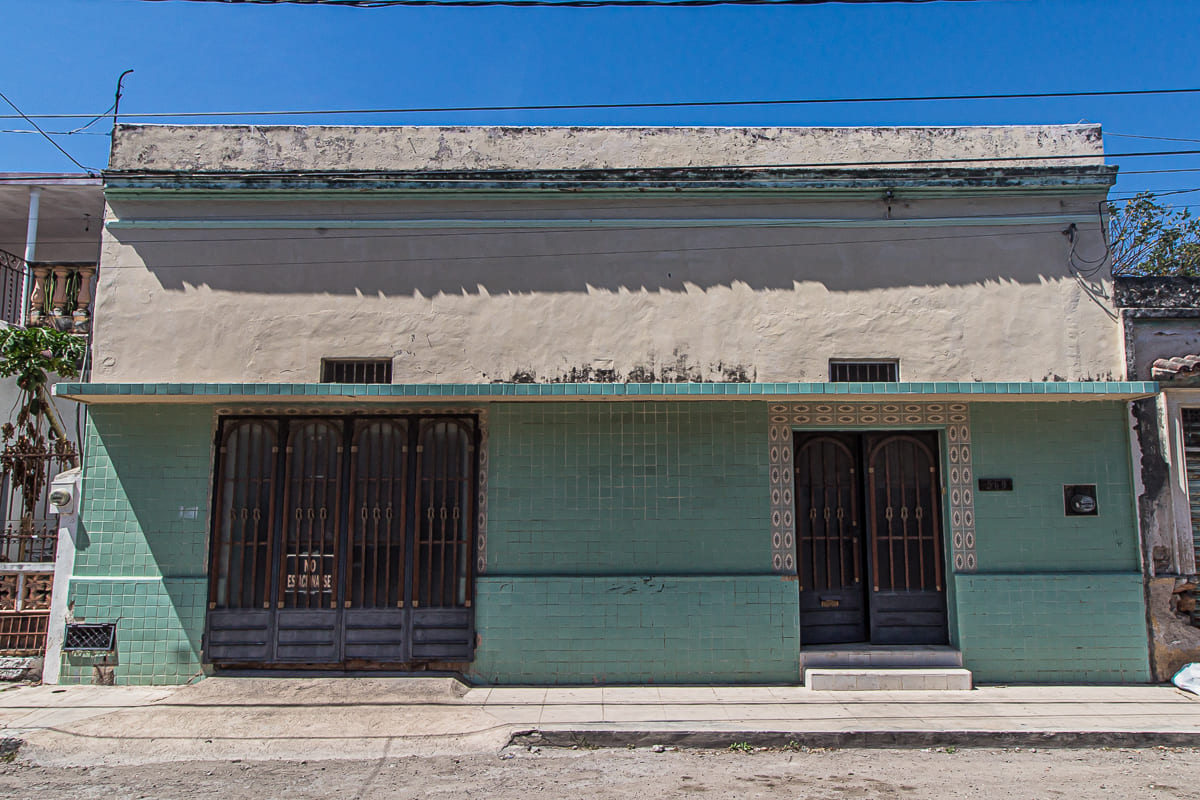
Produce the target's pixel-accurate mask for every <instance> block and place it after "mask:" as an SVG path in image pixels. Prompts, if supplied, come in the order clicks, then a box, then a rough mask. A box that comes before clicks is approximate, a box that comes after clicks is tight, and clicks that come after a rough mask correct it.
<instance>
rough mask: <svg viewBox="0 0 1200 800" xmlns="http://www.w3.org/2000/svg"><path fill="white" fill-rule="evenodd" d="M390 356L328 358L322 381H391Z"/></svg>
mask: <svg viewBox="0 0 1200 800" xmlns="http://www.w3.org/2000/svg"><path fill="white" fill-rule="evenodd" d="M391 382H392V360H391V359H390V358H326V359H322V361H321V383H391Z"/></svg>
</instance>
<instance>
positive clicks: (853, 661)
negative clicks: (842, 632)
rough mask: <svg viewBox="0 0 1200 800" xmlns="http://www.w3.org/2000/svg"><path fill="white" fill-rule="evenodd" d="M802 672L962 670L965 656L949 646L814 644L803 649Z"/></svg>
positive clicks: (801, 652) (801, 657) (801, 651)
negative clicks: (836, 669) (861, 669)
mask: <svg viewBox="0 0 1200 800" xmlns="http://www.w3.org/2000/svg"><path fill="white" fill-rule="evenodd" d="M800 665H801V667H802V668H803V669H810V668H813V667H822V668H828V667H839V668H841V667H862V668H864V669H865V668H868V667H870V668H872V669H888V668H900V667H903V668H910V667H911V668H920V669H932V668H934V667H961V666H962V665H963V661H962V653H961V652H959V651H958V650H956V649H954V648H953V647H947V646H946V645H893V646H888V645H867V644H864V645H852V644H851V645H846V644H832V645H815V646H812V647H803V648H801V650H800Z"/></svg>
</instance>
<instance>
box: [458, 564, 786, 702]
mask: <svg viewBox="0 0 1200 800" xmlns="http://www.w3.org/2000/svg"><path fill="white" fill-rule="evenodd" d="M476 598H477V601H478V605H479V610H478V612H477V618H476V624H477V626H478V630H479V631H480V634H479V636H480V642H479V648H478V650H477V651H476V654H475V662H474V663H473V664H472V665H471V667H472V670H471V678H472V679H473V680H474V681H476V682H479V683H482V684H485V685H487V684H534V685H547V684H596V683H607V684H614V683H617V684H620V683H662V684H673V683H797V682H798V681H799V680H800V667H799V655H800V635H799V634H800V628H799V619H798V617H797V607H796V584H795V583H794V582H791V581H787V580H785V579H784V578H783V577H782V576H779V575H772V576H742V577H728V578H725V577H711V578H706V577H650V576H646V577H635V576H628V577H584V576H579V577H576V576H572V577H549V578H532V577H513V578H495V577H491V576H486V577H484V578H482V579H481V580H480V581H479V583H478V585H477V589H476Z"/></svg>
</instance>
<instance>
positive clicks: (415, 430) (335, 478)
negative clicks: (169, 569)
mask: <svg viewBox="0 0 1200 800" xmlns="http://www.w3.org/2000/svg"><path fill="white" fill-rule="evenodd" d="M217 443H218V448H219V454H218V457H217V464H216V477H215V492H214V514H213V523H212V542H211V556H210V573H209V578H210V583H209V602H208V613H207V620H206V625H205V641H204V654H205V658H206V660H208V661H210V662H212V663H215V664H219V665H220V664H224V665H235V664H236V665H273V664H290V665H293V666H294V665H297V664H305V665H314V666H324V667H331V668H352V667H356V666H369V665H372V664H396V665H399V664H407V663H409V662H418V661H445V662H463V661H469V660H470V658H471V656H472V652H473V643H474V627H473V623H474V620H473V609H472V603H471V601H472V593H473V586H472V579H473V569H472V562H473V546H472V545H473V542H474V531H475V516H476V509H475V501H476V490H475V487H476V485H477V480H478V476H477V474H476V472H477V459H476V447H477V424H476V420H475V419H474V418H473V417H466V416H450V415H446V416H440V415H424V416H418V415H411V416H410V415H402V416H392V417H375V416H372V417H357V418H355V417H342V418H319V417H283V418H262V417H255V418H226V419H223V420H222V421H221V424H220V426H219V430H218V442H217Z"/></svg>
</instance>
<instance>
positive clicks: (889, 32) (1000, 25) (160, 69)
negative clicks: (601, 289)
mask: <svg viewBox="0 0 1200 800" xmlns="http://www.w3.org/2000/svg"><path fill="white" fill-rule="evenodd" d="M0 22H2V23H3V27H4V29H5V30H6V34H7V35H6V36H5V51H6V52H5V58H4V59H3V62H2V66H0V91H3V92H4V93H5V94H7V95H8V96H9V98H11V99H12V100H13V101H14V102H15V103H17V104H18V105H19V106H21V108H22V109H23V110H24V111H26V112H29V113H83V112H95V113H98V112H100V111H102V110H104V109H105V108H107V107H108V105H109V104H110V103H111V101H112V96H113V90H114V87H115V83H116V79H117V76H118V75H119V74H120V73H121V72H122V71H123V70H125V69H129V68H133V69H135V70H136V71H135V73H134V74H133V75H131V76H129V78H128V79H127V81H126V93H125V97H124V99H123V100H122V105H121V109H122V111H123V112H162V111H209V110H219V111H229V110H257V109H317V108H378V107H413V106H437V107H442V106H461V105H517V104H556V103H594V102H599V103H609V102H615V103H621V102H663V101H666V102H670V101H681V100H684V101H690V100H743V99H772V98H803V97H863V96H889V95H930V94H990V93H1011V92H1039V91H1092V90H1106V89H1154V88H1168V87H1200V55H1197V51H1196V37H1197V31H1198V30H1200V3H1198V2H1195V0H1139V2H1132V1H1131V0H1123V1H1122V0H993V1H992V2H975V3H956V2H948V3H929V4H881V5H842V4H830V5H824V6H801V7H781V8H761V7H749V8H736V7H732V8H731V7H718V8H700V9H669V8H666V9H664V8H658V9H636V8H634V9H553V8H549V9H546V8H525V9H522V8H517V9H507V8H485V9H450V8H446V9H438V8H391V9H375V10H364V9H354V8H331V7H313V6H286V5H285V6H272V7H263V6H230V5H222V4H203V3H189V2H161V3H149V2H142V0H0ZM0 111H6V109H0ZM1083 119H1087V120H1090V121H1093V122H1100V123H1103V124H1104V127H1105V130H1106V132H1108V133H1110V134H1112V133H1123V134H1136V135H1141V136H1159V137H1180V138H1191V139H1200V95H1177V96H1166V97H1164V96H1150V97H1127V98H1057V99H1039V100H1005V101H970V102H966V101H963V102H941V103H887V104H869V105H819V106H799V107H740V108H702V109H647V110H628V109H627V110H592V111H553V112H507V113H496V112H490V113H482V112H477V113H459V114H419V115H417V114H414V115H387V116H371V115H364V116H358V117H332V118H329V117H327V118H319V117H301V118H292V119H289V120H288V121H292V122H317V121H326V122H341V123H350V122H357V123H384V124H386V123H396V124H398V123H402V122H403V123H410V124H439V123H453V124H468V123H469V124H552V125H557V124H584V125H605V124H646V125H673V124H699V125H885V124H887V125H890V124H928V125H950V124H971V125H978V124H994V123H1057V122H1078V121H1080V120H1083ZM160 121H167V120H160ZM211 121H219V120H211ZM238 121H266V120H255V119H254V118H249V119H241V120H238ZM276 121H279V120H276ZM82 122H83V121H82V120H81V121H71V120H46V121H44V122H43V123H42V125H43V127H46V128H47V129H50V130H56V131H60V130H67V129H69V128H71V127H73V126H77V125H79V124H82ZM23 127H26V125H25V123H24V122H22V121H21V120H12V119H5V120H0V128H3V129H6V130H8V129H16V128H23ZM107 129H108V125H107V121H106V120H101V121H100V122H99V123H97V124H96V125H95V126H93V127H92V128H90V129H89V132H100V133H102V132H105V131H107ZM58 141H59V142H60V143H61V144H62V146H63V147H65V148H66V149H67V150H68V151H69V152H71V153H72V154H73V155H74V156H75V157H76V158H77V159H78V160H79V161H81V162H82V163H83V164H85V165H87V166H89V167H103V166H104V164H105V162H106V159H107V147H108V141H107V139H106V137H104V136H100V135H88V134H87V133H81V134H75V135H72V136H61V137H58ZM1106 148H1107V150H1108V151H1109V152H1110V153H1125V152H1134V151H1138V150H1142V151H1145V150H1182V149H1200V142H1172V141H1156V140H1152V139H1133V138H1118V137H1116V136H1110V137H1109V138H1108V139H1107V142H1106ZM1119 163H1120V164H1121V166H1122V169H1123V171H1126V172H1132V171H1139V172H1140V171H1143V170H1166V169H1196V170H1197V171H1196V172H1177V173H1164V174H1136V175H1135V174H1127V175H1125V176H1124V177H1123V178H1122V179H1121V180H1120V182H1119V184H1118V187H1117V191H1118V192H1119V193H1121V194H1126V193H1130V192H1133V191H1138V190H1141V189H1152V190H1160V191H1166V190H1179V189H1187V188H1195V187H1200V156H1186V157H1185V156H1180V157H1173V158H1140V159H1129V160H1124V161H1120V162H1119ZM74 169H75V167H74V166H73V165H72V164H71V163H70V162H69V161H67V160H66V159H65V158H64V157H63V156H62V155H61V154H59V153H58V152H57V151H56V150H54V148H52V147H51V146H50V145H49V144H48V143H47V142H45V141H44V140H42V139H41V138H40V137H37V136H34V135H29V134H17V133H2V134H0V171H9V172H12V171H72V170H74ZM1182 198H1188V200H1187V202H1196V203H1200V192H1198V193H1196V194H1187V195H1182V197H1181V199H1182ZM1175 202H1180V200H1176V201H1175Z"/></svg>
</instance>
